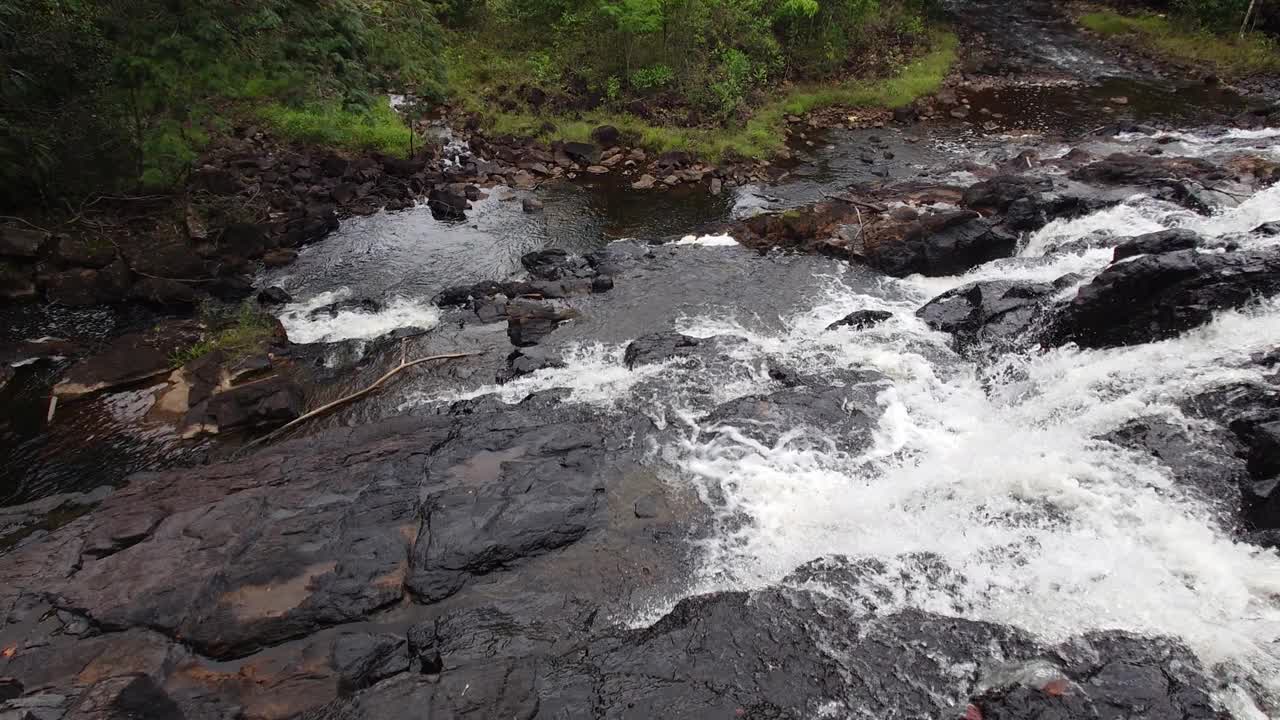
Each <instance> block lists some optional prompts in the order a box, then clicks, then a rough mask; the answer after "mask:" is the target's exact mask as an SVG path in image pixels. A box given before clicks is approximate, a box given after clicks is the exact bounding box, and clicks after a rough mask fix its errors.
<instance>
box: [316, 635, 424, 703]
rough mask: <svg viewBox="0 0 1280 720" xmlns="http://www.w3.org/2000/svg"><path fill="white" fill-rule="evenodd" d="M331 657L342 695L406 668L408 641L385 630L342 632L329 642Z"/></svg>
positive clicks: (406, 669) (407, 663) (403, 670)
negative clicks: (331, 650)
mask: <svg viewBox="0 0 1280 720" xmlns="http://www.w3.org/2000/svg"><path fill="white" fill-rule="evenodd" d="M332 657H333V667H334V669H335V670H336V671H337V672H338V681H339V683H340V686H339V692H340V693H342V694H349V693H352V692H355V691H357V690H362V689H364V688H366V687H369V686H370V685H373V684H374V683H376V682H378V681H380V680H385V679H386V678H389V677H392V676H393V675H397V674H399V673H402V672H406V671H408V670H409V651H408V644H407V643H406V642H405V639H404V638H403V637H400V636H398V635H391V634H388V633H381V634H373V633H343V634H341V635H339V636H338V637H337V638H336V639H335V640H334V641H333V656H332Z"/></svg>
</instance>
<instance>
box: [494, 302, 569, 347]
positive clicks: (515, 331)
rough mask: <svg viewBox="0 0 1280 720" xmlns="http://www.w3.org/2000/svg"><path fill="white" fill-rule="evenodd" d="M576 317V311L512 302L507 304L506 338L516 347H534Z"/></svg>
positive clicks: (542, 304) (543, 304) (531, 303)
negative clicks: (562, 324)
mask: <svg viewBox="0 0 1280 720" xmlns="http://www.w3.org/2000/svg"><path fill="white" fill-rule="evenodd" d="M577 315H578V313H577V311H576V310H573V309H572V308H561V307H556V306H554V305H550V304H547V303H538V302H530V301H528V300H513V301H511V302H509V303H507V337H508V338H510V340H511V344H512V345H515V346H516V347H526V346H528V345H536V344H538V342H539V341H540V340H542V339H543V338H544V337H546V336H547V335H549V334H551V331H553V330H555V329H556V328H557V327H559V326H560V324H561V323H563V322H567V321H569V320H571V319H573V318H575V317H577Z"/></svg>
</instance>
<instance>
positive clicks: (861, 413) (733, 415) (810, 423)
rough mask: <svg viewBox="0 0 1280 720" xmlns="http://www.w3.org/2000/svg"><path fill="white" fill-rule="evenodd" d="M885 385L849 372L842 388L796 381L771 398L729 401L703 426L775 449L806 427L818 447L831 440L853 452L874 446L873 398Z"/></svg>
mask: <svg viewBox="0 0 1280 720" xmlns="http://www.w3.org/2000/svg"><path fill="white" fill-rule="evenodd" d="M886 383H887V378H885V377H884V376H883V375H881V374H879V373H876V372H854V373H851V374H850V375H849V376H848V377H847V378H844V384H843V385H832V384H831V383H830V382H829V381H814V382H809V380H808V379H807V378H799V379H798V382H796V383H795V384H792V385H790V386H788V387H785V388H783V389H781V390H778V391H775V392H772V393H768V394H764V395H748V396H746V397H741V398H736V399H734V400H730V401H729V402H727V403H724V404H722V405H720V406H718V407H716V408H715V410H713V411H711V413H709V414H708V415H707V416H706V418H704V420H703V422H704V423H706V424H708V425H710V426H712V427H713V428H714V427H723V426H731V427H733V428H735V429H736V430H737V431H738V432H741V433H743V434H744V435H747V436H748V437H751V438H753V439H755V440H757V441H759V442H761V443H764V444H765V445H775V444H776V443H778V442H779V441H781V440H782V438H783V436H784V435H791V434H793V433H794V432H795V431H796V430H798V429H805V428H807V429H808V430H810V431H812V436H811V439H812V441H813V442H815V443H816V444H818V445H819V446H821V445H822V444H824V443H827V442H830V441H831V440H832V439H835V442H836V444H837V445H839V446H840V447H841V448H844V449H848V450H851V451H856V450H858V449H864V448H865V447H867V446H868V445H869V444H870V443H871V441H872V433H873V431H874V429H875V427H876V425H877V422H878V421H879V418H880V406H879V404H878V402H877V401H876V398H877V396H878V395H879V394H880V392H881V391H882V390H883V389H884V388H885V385H886ZM791 442H801V440H800V439H799V438H792V440H791Z"/></svg>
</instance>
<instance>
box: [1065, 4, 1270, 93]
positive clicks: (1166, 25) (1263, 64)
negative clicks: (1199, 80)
mask: <svg viewBox="0 0 1280 720" xmlns="http://www.w3.org/2000/svg"><path fill="white" fill-rule="evenodd" d="M1075 15H1076V18H1077V20H1078V22H1079V23H1080V25H1081V26H1082V27H1084V28H1085V29H1087V30H1089V31H1090V32H1092V33H1095V34H1096V35H1097V36H1098V37H1100V38H1102V39H1104V40H1106V41H1107V42H1109V43H1111V44H1112V45H1113V46H1115V47H1119V48H1122V49H1124V50H1126V51H1128V52H1138V53H1143V54H1145V55H1147V56H1149V57H1152V58H1154V59H1157V60H1161V61H1163V62H1166V63H1173V64H1177V65H1179V66H1181V67H1182V68H1183V71H1184V72H1198V73H1199V74H1200V75H1201V76H1202V77H1206V78H1216V79H1220V80H1222V81H1226V82H1234V83H1241V84H1243V85H1244V86H1247V87H1254V88H1256V89H1257V90H1268V91H1270V92H1271V93H1272V94H1274V93H1276V92H1277V91H1278V90H1280V88H1277V86H1276V84H1275V81H1274V77H1275V75H1276V74H1277V73H1280V45H1278V44H1277V42H1276V40H1275V38H1273V37H1270V36H1268V35H1265V34H1263V33H1259V32H1249V33H1244V34H1238V33H1212V32H1209V31H1206V30H1203V29H1200V30H1197V29H1195V28H1194V27H1189V26H1188V25H1187V23H1185V22H1183V23H1179V22H1178V21H1177V20H1175V19H1174V18H1171V17H1170V16H1168V15H1165V14H1157V13H1154V12H1147V13H1132V14H1126V13H1121V12H1118V11H1115V10H1112V9H1109V8H1106V7H1100V6H1094V5H1082V6H1079V7H1077V9H1076V10H1075Z"/></svg>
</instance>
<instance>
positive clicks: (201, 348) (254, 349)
mask: <svg viewBox="0 0 1280 720" xmlns="http://www.w3.org/2000/svg"><path fill="white" fill-rule="evenodd" d="M201 314H202V315H204V316H205V318H206V322H209V324H210V325H211V326H214V327H217V328H218V329H217V330H216V331H215V332H214V333H213V334H212V335H210V336H209V337H207V338H205V339H204V340H201V341H200V342H198V343H196V344H195V345H192V346H191V347H189V348H186V349H184V350H179V351H177V352H175V353H174V354H173V355H171V356H170V357H169V362H171V363H172V364H173V366H174V367H182V366H183V365H186V364H187V363H189V362H191V361H193V360H198V359H199V358H202V357H204V356H205V355H208V354H209V353H211V352H213V351H215V350H221V351H222V354H223V355H225V356H226V358H227V360H229V361H232V362H234V361H236V360H240V359H243V358H245V357H248V356H250V355H253V354H254V353H258V352H261V351H262V349H263V347H264V346H266V344H267V343H268V342H270V341H271V339H272V338H273V337H274V336H275V332H276V323H275V318H273V317H271V316H270V315H268V314H266V313H264V312H262V311H261V310H258V308H256V307H254V305H253V303H252V302H245V303H244V304H243V305H241V306H240V307H239V309H237V310H236V311H235V313H234V314H232V315H230V316H222V317H218V314H217V313H216V312H213V311H211V310H210V309H209V308H207V307H206V308H204V309H203V310H202V312H201Z"/></svg>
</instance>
